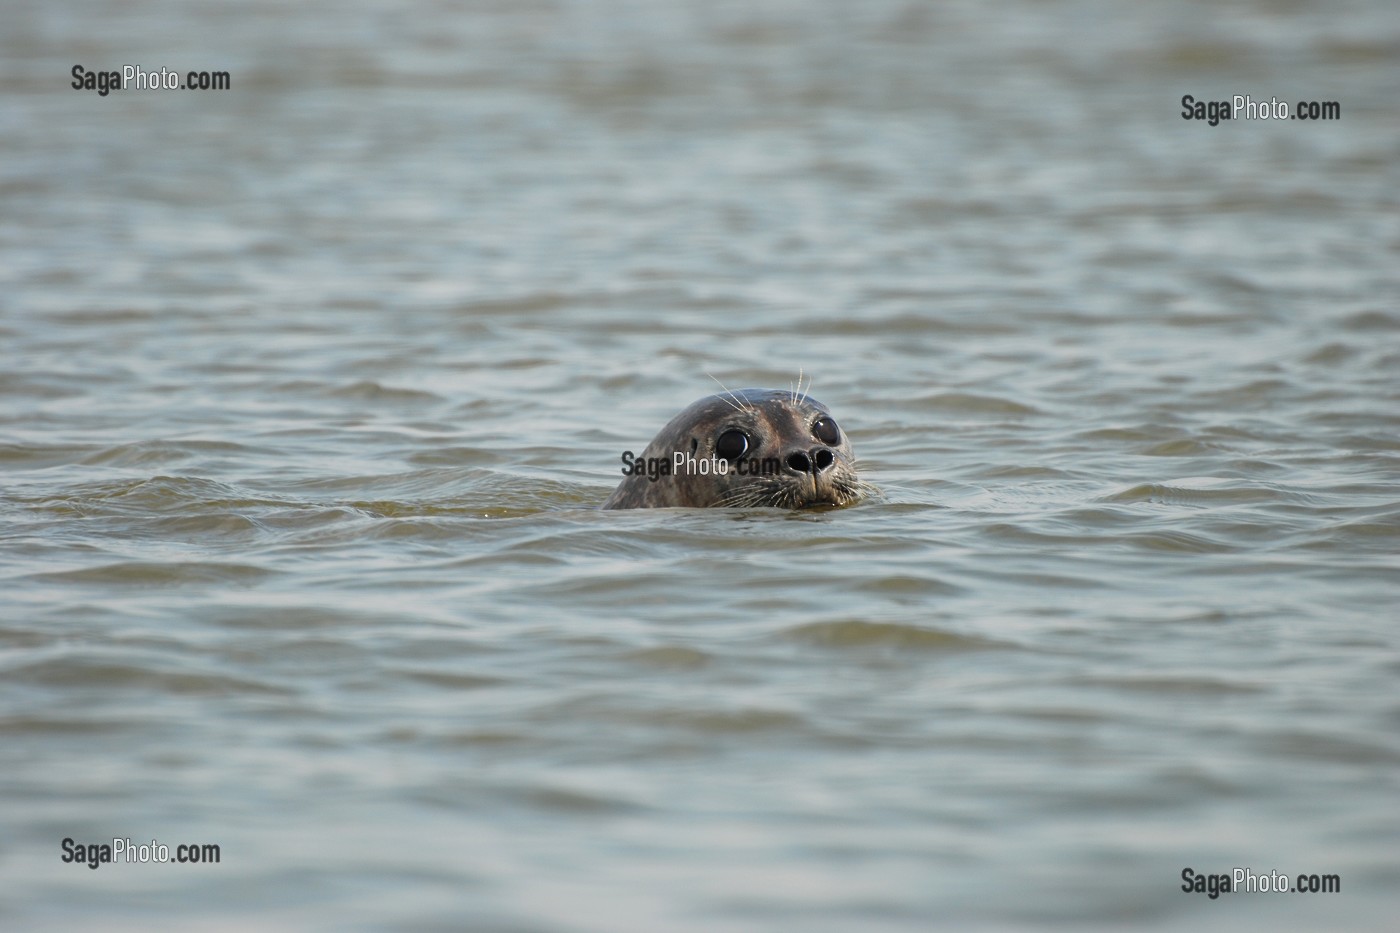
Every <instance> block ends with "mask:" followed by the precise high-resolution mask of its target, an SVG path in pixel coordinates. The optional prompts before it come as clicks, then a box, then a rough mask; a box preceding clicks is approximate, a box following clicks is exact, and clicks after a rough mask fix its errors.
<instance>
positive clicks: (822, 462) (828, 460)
mask: <svg viewBox="0 0 1400 933" xmlns="http://www.w3.org/2000/svg"><path fill="white" fill-rule="evenodd" d="M835 462H836V455H835V454H833V453H832V452H831V451H829V450H827V449H826V448H825V447H818V448H817V449H816V450H814V451H812V463H813V464H814V465H815V466H816V469H815V470H813V472H814V473H820V472H821V471H822V470H826V469H829V468H830V467H831V465H832V464H833V463H835Z"/></svg>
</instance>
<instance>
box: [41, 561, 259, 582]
mask: <svg viewBox="0 0 1400 933" xmlns="http://www.w3.org/2000/svg"><path fill="white" fill-rule="evenodd" d="M276 573H277V571H275V570H267V569H266V568H263V567H256V566H254V565H252V564H232V563H215V562H206V561H176V562H161V563H157V562H153V561H119V562H117V563H113V564H103V565H102V566H100V567H83V568H81V569H77V570H59V571H54V572H50V573H38V574H34V575H33V577H32V579H35V580H46V581H49V582H52V583H67V584H75V585H93V586H113V585H121V586H160V587H165V586H179V585H181V584H187V583H195V584H210V583H234V584H241V585H245V586H246V585H251V584H253V583H256V582H258V581H260V580H264V579H266V578H268V577H271V576H274V575H275V574H276Z"/></svg>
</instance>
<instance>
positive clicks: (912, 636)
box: [777, 619, 1006, 652]
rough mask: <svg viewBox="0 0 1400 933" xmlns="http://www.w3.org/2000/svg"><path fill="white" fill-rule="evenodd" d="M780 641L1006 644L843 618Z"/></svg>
mask: <svg viewBox="0 0 1400 933" xmlns="http://www.w3.org/2000/svg"><path fill="white" fill-rule="evenodd" d="M777 637H778V639H779V640H782V641H795V642H799V643H801V644H806V645H816V646H819V647H823V648H892V649H898V650H901V651H938V652H943V651H985V650H988V649H992V648H1004V647H1006V646H1005V645H1003V644H1001V643H999V642H996V641H993V640H991V639H988V638H981V637H977V636H971V635H960V634H958V633H956V632H949V631H944V630H942V629H933V628H923V627H920V626H917V625H908V624H905V623H902V622H866V621H863V620H859V619H842V620H837V621H831V622H809V623H806V624H804V625H795V626H792V627H790V628H786V629H784V630H782V631H781V632H779V633H778V635H777Z"/></svg>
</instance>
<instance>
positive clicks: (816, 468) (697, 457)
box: [603, 389, 869, 509]
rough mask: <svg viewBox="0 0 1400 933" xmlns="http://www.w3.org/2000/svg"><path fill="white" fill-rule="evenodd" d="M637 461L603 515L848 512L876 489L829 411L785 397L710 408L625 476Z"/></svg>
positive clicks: (700, 409) (734, 397) (757, 393)
mask: <svg viewBox="0 0 1400 933" xmlns="http://www.w3.org/2000/svg"><path fill="white" fill-rule="evenodd" d="M629 461H630V462H631V463H633V464H635V465H637V466H635V467H634V469H633V471H632V472H631V473H630V474H629V475H628V476H627V477H626V478H625V479H623V481H622V482H621V483H620V484H619V485H618V487H617V489H615V490H613V494H612V495H611V496H609V497H608V501H607V502H605V503H603V508H605V509H645V508H671V507H688V508H708V507H711V506H730V507H735V508H765V507H766V508H780V509H800V508H808V507H812V506H841V505H850V504H851V503H853V502H855V501H857V500H858V499H859V498H860V497H861V496H862V494H864V493H865V492H866V490H867V489H868V488H869V487H868V486H867V485H866V484H865V483H863V482H861V481H860V480H859V479H858V478H857V476H856V466H855V454H853V453H852V452H851V442H850V439H849V438H847V437H846V433H845V432H844V431H843V430H841V426H840V425H838V424H837V423H836V419H835V418H833V417H832V415H831V412H830V411H829V410H828V409H827V407H826V406H825V405H823V404H822V403H821V402H818V401H817V400H816V399H814V398H810V397H808V396H806V395H801V396H799V395H797V394H796V393H794V392H786V391H783V390H780V389H741V390H739V391H737V392H726V393H724V394H722V395H711V396H708V397H706V398H702V399H700V401H698V402H696V403H694V404H693V405H691V406H690V407H688V408H686V409H685V410H684V411H682V412H681V413H680V414H678V415H676V416H675V417H674V418H672V419H671V420H670V421H669V422H668V423H667V424H666V426H665V427H664V428H662V429H661V433H659V434H657V435H656V437H655V438H654V439H653V440H652V442H651V443H650V444H648V445H647V448H646V450H645V451H643V452H642V456H641V457H637V458H634V457H631V454H630V453H628V454H624V455H623V462H624V468H623V469H624V472H627V470H628V467H627V466H626V464H627V463H628V462H629ZM646 466H650V467H651V468H652V469H650V471H648V470H647V469H646ZM668 466H669V469H668Z"/></svg>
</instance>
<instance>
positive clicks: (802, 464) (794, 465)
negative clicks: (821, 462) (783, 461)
mask: <svg viewBox="0 0 1400 933" xmlns="http://www.w3.org/2000/svg"><path fill="white" fill-rule="evenodd" d="M787 465H788V469H789V470H796V471H797V472H798V473H810V472H811V471H812V462H811V461H810V460H808V459H807V455H806V454H804V453H802V452H801V451H798V452H797V453H795V454H791V455H789V456H788V458H787Z"/></svg>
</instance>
